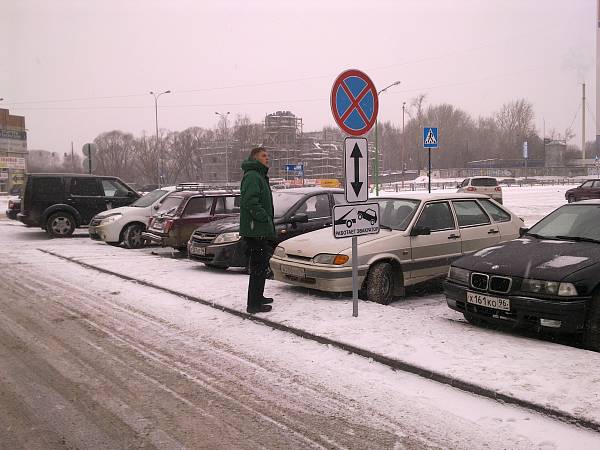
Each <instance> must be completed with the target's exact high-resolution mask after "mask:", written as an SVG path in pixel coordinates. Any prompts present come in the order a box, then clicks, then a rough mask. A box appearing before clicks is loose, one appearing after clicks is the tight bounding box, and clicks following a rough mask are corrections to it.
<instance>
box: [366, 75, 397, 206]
mask: <svg viewBox="0 0 600 450" xmlns="http://www.w3.org/2000/svg"><path fill="white" fill-rule="evenodd" d="M400 83H401V81H394V82H393V83H392V84H390V85H389V86H386V87H384V88H383V89H381V90H380V91H378V92H377V97H379V96H380V95H381V94H382V93H383V92H385V91H387V90H388V89H389V88H391V87H392V86H397V85H399V84H400ZM378 127H379V119H376V120H375V164H374V167H373V173H374V178H375V195H379V146H378V145H377V128H378Z"/></svg>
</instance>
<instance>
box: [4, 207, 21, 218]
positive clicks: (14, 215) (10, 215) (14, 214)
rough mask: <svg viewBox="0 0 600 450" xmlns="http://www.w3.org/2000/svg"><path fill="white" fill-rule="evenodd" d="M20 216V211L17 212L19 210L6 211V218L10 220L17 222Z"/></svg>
mask: <svg viewBox="0 0 600 450" xmlns="http://www.w3.org/2000/svg"><path fill="white" fill-rule="evenodd" d="M18 215H19V211H17V210H14V209H7V210H6V217H8V218H9V219H10V220H17V216H18Z"/></svg>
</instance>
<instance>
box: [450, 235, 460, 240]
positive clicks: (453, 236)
mask: <svg viewBox="0 0 600 450" xmlns="http://www.w3.org/2000/svg"><path fill="white" fill-rule="evenodd" d="M448 239H460V236H459V235H458V234H451V235H450V236H448Z"/></svg>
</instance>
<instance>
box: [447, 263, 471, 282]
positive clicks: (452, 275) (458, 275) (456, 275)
mask: <svg viewBox="0 0 600 450" xmlns="http://www.w3.org/2000/svg"><path fill="white" fill-rule="evenodd" d="M470 276H471V272H470V271H468V270H467V269H462V268H460V267H454V266H450V268H449V269H448V279H449V280H452V281H458V282H459V283H462V284H469V277H470Z"/></svg>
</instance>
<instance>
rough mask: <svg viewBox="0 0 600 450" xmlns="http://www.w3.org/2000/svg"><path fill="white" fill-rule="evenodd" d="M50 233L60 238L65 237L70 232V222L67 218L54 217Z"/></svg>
mask: <svg viewBox="0 0 600 450" xmlns="http://www.w3.org/2000/svg"><path fill="white" fill-rule="evenodd" d="M51 228H52V232H53V233H54V234H58V235H61V236H66V235H68V234H69V233H70V232H71V221H70V220H69V218H68V217H61V216H58V217H55V218H54V220H53V221H52V225H51Z"/></svg>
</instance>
